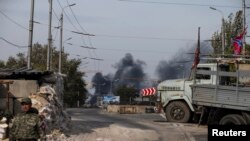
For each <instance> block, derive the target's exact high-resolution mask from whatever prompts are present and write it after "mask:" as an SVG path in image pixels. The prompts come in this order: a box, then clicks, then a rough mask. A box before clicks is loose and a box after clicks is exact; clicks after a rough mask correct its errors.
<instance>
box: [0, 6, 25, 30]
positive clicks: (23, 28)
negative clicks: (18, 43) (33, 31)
mask: <svg viewBox="0 0 250 141" xmlns="http://www.w3.org/2000/svg"><path fill="white" fill-rule="evenodd" d="M0 13H1V14H2V15H3V16H4V17H6V18H7V19H8V20H10V21H11V22H12V23H14V24H16V25H17V26H19V27H21V28H23V29H25V30H28V28H26V27H24V26H22V25H21V24H19V23H18V22H16V21H14V20H13V19H11V18H10V17H9V16H7V15H6V14H5V13H4V12H3V11H1V10H0Z"/></svg>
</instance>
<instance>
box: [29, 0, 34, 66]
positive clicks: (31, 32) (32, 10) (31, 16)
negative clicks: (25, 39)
mask: <svg viewBox="0 0 250 141" xmlns="http://www.w3.org/2000/svg"><path fill="white" fill-rule="evenodd" d="M34 3H35V0H31V11H30V21H29V45H28V55H27V68H28V69H30V68H31V53H32V41H33V21H34V20H33V19H34Z"/></svg>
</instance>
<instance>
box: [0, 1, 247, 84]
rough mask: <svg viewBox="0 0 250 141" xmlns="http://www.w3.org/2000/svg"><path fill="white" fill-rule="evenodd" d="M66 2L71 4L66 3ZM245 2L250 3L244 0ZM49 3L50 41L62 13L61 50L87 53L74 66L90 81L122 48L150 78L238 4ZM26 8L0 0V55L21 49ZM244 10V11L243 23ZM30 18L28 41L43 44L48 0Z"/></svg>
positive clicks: (207, 34) (111, 63)
mask: <svg viewBox="0 0 250 141" xmlns="http://www.w3.org/2000/svg"><path fill="white" fill-rule="evenodd" d="M70 4H76V5H74V6H72V7H68V5H70ZM246 4H247V6H250V0H246ZM52 5H53V12H52V38H53V46H54V47H56V49H57V50H59V45H60V44H59V41H60V38H59V37H60V30H59V29H58V28H55V27H58V26H60V21H59V19H60V14H61V13H63V16H64V20H63V41H64V43H63V45H64V52H66V53H69V55H70V56H69V58H71V59H73V58H84V57H88V59H83V64H82V65H81V67H80V69H81V70H82V71H85V72H86V78H85V79H86V80H87V81H90V80H91V78H92V76H93V75H94V74H95V73H96V72H98V71H100V72H102V73H103V74H104V75H106V74H109V73H113V74H114V73H115V72H116V69H115V68H114V66H115V65H116V64H117V63H118V62H119V60H121V59H122V58H124V57H125V55H126V53H130V54H131V55H132V57H133V59H134V60H141V61H143V62H145V64H146V65H145V68H144V71H145V73H146V74H147V75H148V76H149V77H150V78H152V79H153V78H156V77H157V76H156V74H155V70H156V68H157V65H158V64H159V62H160V61H162V60H169V59H171V58H173V57H174V56H176V55H177V54H178V52H180V51H184V52H185V51H186V50H188V48H191V47H193V46H195V45H196V43H197V38H198V34H197V32H198V27H200V28H201V31H200V35H201V37H200V38H201V41H203V40H209V39H211V36H212V34H213V33H214V32H216V31H220V29H221V21H222V17H224V18H227V16H228V15H229V14H230V13H235V12H236V11H238V10H241V9H242V0H53V4H52ZM210 6H212V7H214V8H216V9H217V10H212V9H210V8H209V7H210ZM62 8H63V10H62ZM30 9H31V0H0V31H1V32H0V37H1V38H0V50H1V51H0V59H1V60H7V58H8V57H9V56H15V55H16V54H17V53H20V52H21V53H25V54H27V51H28V48H27V46H28V39H29V30H28V28H29V20H30V11H31V10H30ZM62 11H63V12H62ZM248 14H250V11H249V10H246V23H247V24H248V23H249V22H250V19H249V17H250V16H249V17H248ZM34 21H35V23H34V32H33V43H40V44H43V45H45V44H47V43H48V23H49V3H48V0H35V8H34ZM72 31H76V32H81V33H88V34H92V35H95V36H86V35H80V34H76V33H73V32H72ZM248 31H249V29H248ZM69 38H72V39H71V40H67V39H69ZM3 39H4V40H3ZM6 40H7V41H8V42H7V41H6ZM246 41H247V43H250V41H249V39H247V40H246ZM13 44H14V45H13ZM70 44H71V45H70ZM16 45H17V46H18V47H17V46H16ZM22 46H24V47H22ZM25 46H26V47H25ZM81 46H87V47H91V48H92V49H88V48H83V47H81ZM91 58H92V59H91ZM93 58H95V59H102V60H95V59H93ZM156 79H157V78H156Z"/></svg>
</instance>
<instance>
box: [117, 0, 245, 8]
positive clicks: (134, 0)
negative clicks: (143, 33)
mask: <svg viewBox="0 0 250 141" xmlns="http://www.w3.org/2000/svg"><path fill="white" fill-rule="evenodd" d="M119 1H124V2H136V3H149V4H164V5H182V6H205V7H209V6H215V7H224V8H242V7H239V6H229V5H228V6H225V5H207V4H194V3H174V2H160V1H144V0H119Z"/></svg>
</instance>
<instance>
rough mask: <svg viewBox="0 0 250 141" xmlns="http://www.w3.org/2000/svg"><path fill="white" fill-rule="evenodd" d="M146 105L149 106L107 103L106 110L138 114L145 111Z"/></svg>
mask: <svg viewBox="0 0 250 141" xmlns="http://www.w3.org/2000/svg"><path fill="white" fill-rule="evenodd" d="M146 107H151V106H143V105H108V106H107V111H108V112H114V113H120V114H138V113H145V111H146Z"/></svg>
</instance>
